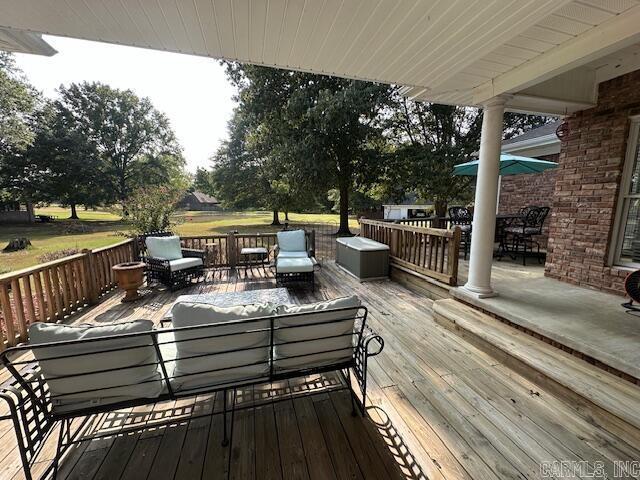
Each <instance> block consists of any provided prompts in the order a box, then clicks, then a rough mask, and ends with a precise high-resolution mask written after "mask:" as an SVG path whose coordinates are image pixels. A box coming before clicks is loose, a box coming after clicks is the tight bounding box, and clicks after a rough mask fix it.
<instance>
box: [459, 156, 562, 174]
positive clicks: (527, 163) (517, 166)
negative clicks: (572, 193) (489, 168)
mask: <svg viewBox="0 0 640 480" xmlns="http://www.w3.org/2000/svg"><path fill="white" fill-rule="evenodd" d="M478 162H479V161H478V160H473V161H471V162H466V163H461V164H459V165H456V166H455V167H453V173H454V175H477V174H478ZM557 166H558V164H557V163H555V162H549V161H547V160H538V159H537V158H531V157H519V156H518V155H511V154H509V153H501V154H500V175H501V176H505V175H519V174H521V173H540V172H543V171H545V170H547V169H548V168H556V167H557Z"/></svg>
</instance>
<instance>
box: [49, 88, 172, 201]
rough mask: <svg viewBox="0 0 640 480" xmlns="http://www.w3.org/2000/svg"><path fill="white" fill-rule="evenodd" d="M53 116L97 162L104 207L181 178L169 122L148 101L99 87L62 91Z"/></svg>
mask: <svg viewBox="0 0 640 480" xmlns="http://www.w3.org/2000/svg"><path fill="white" fill-rule="evenodd" d="M55 109H56V115H58V116H59V117H61V121H62V122H64V123H65V125H67V130H68V131H69V132H71V133H72V134H74V135H79V136H82V137H83V138H82V140H83V142H84V143H85V144H86V145H87V146H88V148H90V149H92V150H93V152H94V153H95V155H97V157H98V158H99V160H100V163H101V165H100V171H101V174H102V175H101V178H102V181H103V182H104V186H103V191H104V192H105V195H106V198H104V201H105V202H106V203H115V202H120V203H121V204H123V205H124V204H125V202H126V200H127V198H128V196H129V194H130V193H131V191H132V190H133V189H134V188H136V187H137V186H139V185H141V184H146V183H152V184H153V183H155V184H159V183H163V182H166V181H168V180H169V179H170V178H172V177H174V176H175V175H176V174H179V173H180V171H181V169H182V167H183V165H184V159H183V158H182V152H181V148H180V145H179V144H178V141H177V140H176V137H175V134H174V133H173V130H172V129H171V126H170V124H169V120H168V118H167V117H166V115H164V114H163V113H161V112H160V111H158V110H157V109H155V108H154V106H153V104H152V103H151V101H150V100H149V99H148V98H145V97H143V98H140V97H138V96H137V95H136V94H135V93H133V92H132V91H131V90H119V89H116V88H112V87H109V86H108V85H104V84H101V83H97V82H94V83H86V82H85V83H80V84H71V85H69V86H68V87H60V89H59V99H58V100H56V101H55Z"/></svg>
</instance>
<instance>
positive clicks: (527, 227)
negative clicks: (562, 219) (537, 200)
mask: <svg viewBox="0 0 640 480" xmlns="http://www.w3.org/2000/svg"><path fill="white" fill-rule="evenodd" d="M549 210H550V209H549V207H524V208H522V209H520V212H521V213H523V214H524V215H523V217H522V220H521V222H520V224H519V225H513V224H512V225H511V226H510V227H508V228H509V229H510V230H507V231H506V233H507V234H508V235H511V249H510V252H511V258H513V259H514V260H515V258H516V255H517V254H518V252H520V249H519V247H520V246H522V252H521V253H522V265H523V266H526V264H527V246H528V247H529V252H530V253H531V252H533V246H534V245H536V246H537V254H536V256H537V258H538V263H542V259H541V256H540V243H539V242H538V241H536V240H534V238H533V237H535V236H536V235H541V234H542V226H543V225H544V221H545V219H546V218H547V215H548V214H549Z"/></svg>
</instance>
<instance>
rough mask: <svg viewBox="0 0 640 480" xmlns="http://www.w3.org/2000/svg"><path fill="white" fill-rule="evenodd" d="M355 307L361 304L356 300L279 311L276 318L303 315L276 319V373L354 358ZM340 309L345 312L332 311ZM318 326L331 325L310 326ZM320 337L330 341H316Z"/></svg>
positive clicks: (349, 298)
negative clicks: (278, 316)
mask: <svg viewBox="0 0 640 480" xmlns="http://www.w3.org/2000/svg"><path fill="white" fill-rule="evenodd" d="M358 307H360V300H359V299H358V297H356V296H351V297H343V298H336V299H334V300H327V301H324V302H318V303H312V304H309V305H300V306H281V307H278V315H286V314H292V313H305V315H300V316H291V317H281V318H277V319H276V323H275V332H274V343H275V358H274V367H275V369H276V370H278V371H283V370H294V369H299V368H311V367H317V366H322V365H327V364H330V363H336V362H340V361H346V360H349V359H350V358H351V357H352V356H353V348H354V341H353V340H354V337H353V335H352V333H353V330H354V323H355V317H356V314H357V312H358ZM339 308H346V309H347V310H342V311H332V310H333V309H339ZM334 320H338V321H337V322H335V321H334ZM319 322H331V323H321V324H318V325H310V324H313V323H319ZM287 327H290V328H287ZM321 337H332V338H325V339H321V340H317V339H318V338H321ZM287 342H295V343H287Z"/></svg>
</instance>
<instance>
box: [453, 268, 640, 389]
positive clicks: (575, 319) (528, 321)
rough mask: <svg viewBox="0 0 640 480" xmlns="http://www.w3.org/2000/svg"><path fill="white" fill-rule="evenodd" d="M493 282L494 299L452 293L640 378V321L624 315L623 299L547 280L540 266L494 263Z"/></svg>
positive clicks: (455, 290) (460, 291) (459, 290)
mask: <svg viewBox="0 0 640 480" xmlns="http://www.w3.org/2000/svg"><path fill="white" fill-rule="evenodd" d="M462 263H463V262H461V264H462ZM461 267H462V268H461V270H462V271H463V275H464V273H466V262H464V264H463V265H461ZM492 278H493V282H492V283H493V287H494V289H495V290H496V291H497V292H498V296H496V297H493V298H484V299H478V298H476V297H474V296H472V295H469V294H467V293H466V292H465V291H464V289H461V288H454V289H452V291H451V294H452V295H453V296H454V297H455V298H458V299H460V300H463V301H465V302H466V303H469V304H471V305H475V306H477V307H479V308H482V309H484V310H486V311H488V312H491V313H493V314H495V315H497V316H499V317H502V318H504V319H506V320H509V321H510V322H513V323H515V324H517V325H520V326H522V327H525V328H528V329H530V330H532V331H534V332H536V333H539V334H540V335H544V336H545V337H548V338H550V339H552V340H555V341H558V342H560V343H562V344H563V345H566V346H568V347H570V348H572V349H574V350H576V351H578V352H581V353H584V354H586V355H589V356H591V357H593V358H595V359H596V360H599V361H601V362H603V363H605V364H607V365H609V366H611V367H613V368H616V369H618V370H620V371H622V372H625V373H627V374H629V375H632V376H633V377H635V378H640V348H638V347H639V346H640V317H636V316H634V315H630V314H628V313H626V312H625V309H624V308H623V307H622V306H621V303H623V302H624V301H625V299H624V298H623V297H621V296H617V295H611V294H607V293H603V292H600V291H597V290H591V289H588V288H584V287H577V286H574V285H570V284H567V283H564V282H560V281H558V280H554V279H551V278H547V277H545V276H544V268H543V266H541V265H532V266H526V267H523V266H521V265H515V264H513V263H510V262H504V261H503V262H494V264H493V277H492ZM460 284H461V285H463V282H462V281H461V282H460Z"/></svg>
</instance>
